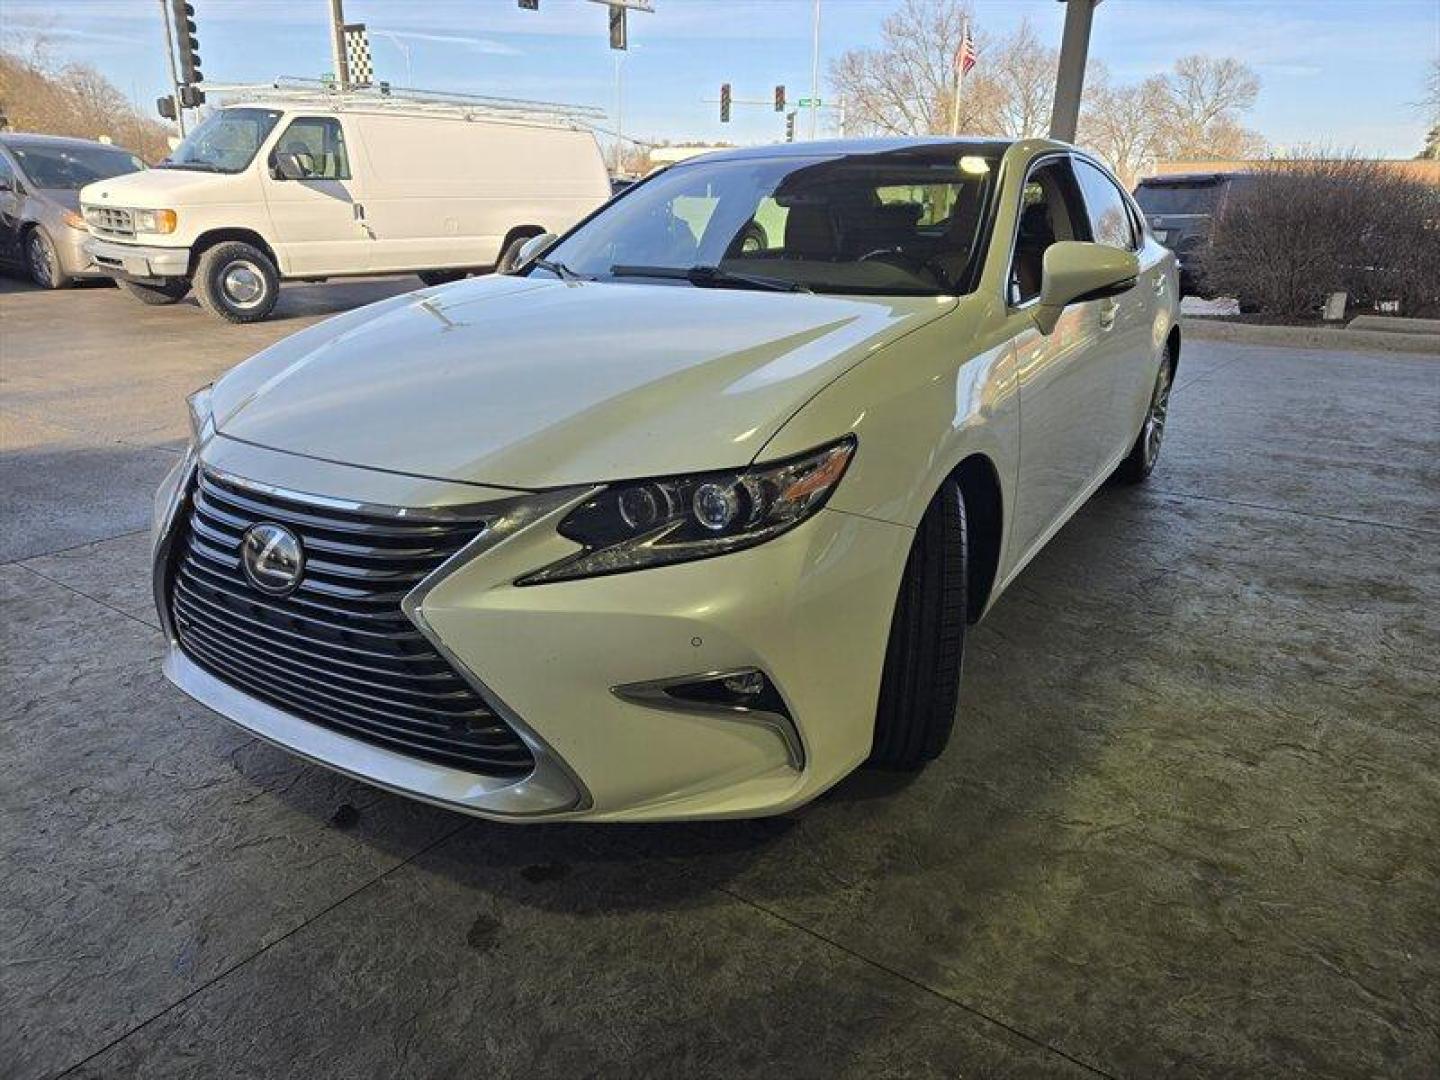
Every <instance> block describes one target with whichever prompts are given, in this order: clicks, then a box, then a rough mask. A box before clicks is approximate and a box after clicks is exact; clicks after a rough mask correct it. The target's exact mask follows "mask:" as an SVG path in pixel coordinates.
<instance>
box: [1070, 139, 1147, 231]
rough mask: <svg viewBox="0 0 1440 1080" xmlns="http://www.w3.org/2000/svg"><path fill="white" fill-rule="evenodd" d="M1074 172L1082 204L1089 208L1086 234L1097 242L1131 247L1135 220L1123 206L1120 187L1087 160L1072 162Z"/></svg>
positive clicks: (1123, 200)
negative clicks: (1088, 226) (1082, 193)
mask: <svg viewBox="0 0 1440 1080" xmlns="http://www.w3.org/2000/svg"><path fill="white" fill-rule="evenodd" d="M1075 175H1076V178H1077V179H1079V181H1080V190H1081V191H1083V192H1084V193H1085V207H1086V209H1087V210H1088V211H1089V212H1090V235H1091V236H1092V237H1093V238H1094V239H1095V241H1096V242H1097V243H1100V244H1113V245H1114V246H1115V247H1119V248H1125V249H1126V250H1133V249H1134V247H1135V224H1134V222H1132V221H1131V220H1130V211H1129V210H1128V209H1126V207H1125V197H1124V196H1123V195H1121V194H1120V189H1119V188H1118V187H1116V186H1115V184H1114V182H1113V181H1111V179H1110V178H1109V177H1108V176H1106V175H1105V174H1104V173H1103V172H1101V171H1100V170H1099V169H1097V168H1096V167H1095V166H1094V165H1091V164H1090V163H1089V162H1088V161H1076V162H1075Z"/></svg>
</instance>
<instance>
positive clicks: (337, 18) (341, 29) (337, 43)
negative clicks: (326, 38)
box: [330, 0, 350, 91]
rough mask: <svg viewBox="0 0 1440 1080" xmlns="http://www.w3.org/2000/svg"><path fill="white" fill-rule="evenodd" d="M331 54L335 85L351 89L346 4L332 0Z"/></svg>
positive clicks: (342, 88)
mask: <svg viewBox="0 0 1440 1080" xmlns="http://www.w3.org/2000/svg"><path fill="white" fill-rule="evenodd" d="M330 52H331V55H332V56H333V57H334V59H335V85H336V86H337V87H338V88H339V89H340V90H341V91H345V90H348V89H350V63H349V61H347V60H346V59H345V2H344V0H330Z"/></svg>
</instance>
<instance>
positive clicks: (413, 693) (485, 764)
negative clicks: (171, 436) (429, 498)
mask: <svg viewBox="0 0 1440 1080" xmlns="http://www.w3.org/2000/svg"><path fill="white" fill-rule="evenodd" d="M187 503H188V505H186V506H185V507H184V508H183V509H182V511H181V513H180V515H178V516H179V517H180V518H181V520H180V521H179V522H178V527H177V529H176V536H175V539H174V558H173V568H172V570H171V572H170V576H169V584H168V587H167V601H168V602H167V607H168V609H169V610H168V614H169V616H170V620H169V621H170V623H171V625H172V626H173V629H174V637H175V641H176V644H177V645H178V647H179V648H180V649H181V651H182V652H184V654H185V655H186V656H187V657H188V658H189V659H190V660H192V661H193V662H195V663H197V664H199V665H200V666H201V667H202V668H203V669H205V670H206V671H208V672H209V673H210V674H211V675H214V676H216V677H217V678H219V679H221V680H222V681H223V682H225V683H227V684H229V685H231V686H233V687H235V688H236V689H238V690H241V691H242V692H244V693H247V694H250V695H252V696H254V697H256V698H259V699H260V700H262V701H266V702H269V703H270V704H272V705H275V706H277V707H279V708H281V709H283V710H285V711H287V712H289V713H291V714H292V715H295V716H298V717H300V718H301V719H304V720H307V721H309V722H311V723H316V724H320V725H322V726H325V727H328V728H330V729H331V730H335V731H337V732H339V733H341V734H344V735H348V736H350V737H353V738H358V739H362V740H364V741H367V742H371V743H374V744H376V745H379V746H383V747H386V748H388V749H391V750H395V751H397V752H400V753H404V754H407V755H411V756H415V757H420V758H423V759H425V760H428V761H432V762H435V763H437V764H442V765H446V766H449V767H452V768H457V769H464V770H467V771H470V772H474V773H479V774H483V775H487V776H497V777H515V778H520V777H523V776H525V775H526V774H529V773H530V772H532V771H533V770H534V768H535V764H536V763H535V758H534V756H533V754H532V753H531V750H530V749H529V747H528V746H527V744H526V742H525V741H524V740H523V739H522V738H521V737H520V736H519V734H518V733H517V732H516V731H515V730H514V729H513V728H512V727H511V725H510V724H508V723H507V722H506V721H505V720H504V719H502V718H500V717H499V716H498V715H497V714H496V713H495V711H494V710H493V709H492V708H491V707H490V706H489V705H488V704H487V703H486V701H485V700H484V699H483V698H482V697H481V695H480V694H479V693H477V691H476V689H475V688H474V687H473V686H472V685H471V684H470V683H469V682H468V681H467V680H466V678H465V677H464V676H462V675H461V674H460V672H458V671H457V670H456V669H455V667H454V666H453V665H452V664H451V663H450V662H449V661H448V660H447V659H446V658H445V657H443V656H442V655H441V653H440V652H439V651H437V649H436V648H435V646H434V644H433V643H432V642H431V641H430V640H428V639H427V637H426V636H425V635H424V634H423V633H422V632H421V630H420V629H419V628H418V627H417V625H416V624H415V622H414V621H413V620H412V619H411V617H410V616H409V615H407V614H406V613H405V612H404V611H402V610H401V606H400V603H401V600H402V599H403V598H404V597H405V596H406V595H407V594H408V593H410V592H411V591H412V590H413V589H414V587H415V586H416V585H417V584H418V583H420V582H422V581H423V580H424V579H426V578H427V577H429V576H431V575H433V574H434V573H435V571H437V570H438V569H439V568H440V567H441V566H443V565H444V564H446V563H447V562H449V561H450V560H451V559H453V558H454V557H455V556H456V554H457V553H459V552H460V551H461V550H462V549H464V548H466V547H467V546H469V545H470V544H471V543H473V542H474V541H475V540H476V538H477V537H480V536H483V534H484V533H485V531H486V529H487V527H488V526H489V521H488V519H487V517H486V516H485V515H484V514H483V513H480V512H477V511H474V510H472V512H470V513H469V514H460V513H450V512H444V513H443V514H429V513H427V512H424V511H420V512H410V511H396V512H393V513H388V514H384V513H377V512H375V511H374V510H368V511H367V510H361V509H351V508H343V507H338V506H333V505H322V504H320V503H318V502H316V503H311V502H308V501H305V499H304V497H303V496H290V497H281V496H278V495H274V494H267V493H263V492H259V491H256V490H254V489H251V488H242V487H241V486H240V485H238V484H236V483H233V482H230V481H229V480H228V479H227V478H222V477H221V476H220V475H217V474H214V473H210V472H207V471H206V470H204V469H203V468H202V469H200V470H198V471H197V475H196V477H195V479H194V480H193V482H192V486H191V489H190V497H189V499H188V500H187ZM482 509H483V508H482ZM261 521H273V522H278V523H280V524H284V525H287V526H289V527H290V528H292V529H293V530H294V531H295V532H296V533H297V535H299V536H300V538H301V543H302V544H303V545H304V546H305V547H306V549H307V550H310V549H311V548H312V542H314V543H315V544H316V545H317V546H315V548H314V550H316V551H317V552H319V551H322V550H323V551H324V556H323V557H321V558H317V559H312V560H309V561H308V562H307V565H306V577H305V581H304V582H303V584H302V586H301V588H300V589H299V590H298V591H297V592H296V593H295V594H294V595H292V596H288V597H275V596H264V595H262V594H260V593H258V592H257V591H256V590H254V589H253V588H252V587H251V586H250V585H249V583H248V582H247V581H246V579H245V577H244V575H243V573H242V571H241V569H240V557H239V550H240V539H241V536H242V535H243V533H244V530H245V529H246V528H248V527H249V526H250V525H253V524H257V523H259V522H261ZM350 549H356V550H354V551H351V550H350ZM357 659H358V660H359V663H357Z"/></svg>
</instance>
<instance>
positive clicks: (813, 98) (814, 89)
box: [810, 0, 820, 140]
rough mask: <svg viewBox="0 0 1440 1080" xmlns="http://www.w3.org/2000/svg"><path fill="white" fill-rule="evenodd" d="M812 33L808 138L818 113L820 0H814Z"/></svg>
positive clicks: (812, 133)
mask: <svg viewBox="0 0 1440 1080" xmlns="http://www.w3.org/2000/svg"><path fill="white" fill-rule="evenodd" d="M813 29H814V34H813V37H812V40H811V43H810V138H811V139H812V140H813V139H814V138H815V123H816V119H817V117H819V115H820V0H815V18H814V28H813Z"/></svg>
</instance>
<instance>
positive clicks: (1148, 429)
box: [1112, 345, 1175, 484]
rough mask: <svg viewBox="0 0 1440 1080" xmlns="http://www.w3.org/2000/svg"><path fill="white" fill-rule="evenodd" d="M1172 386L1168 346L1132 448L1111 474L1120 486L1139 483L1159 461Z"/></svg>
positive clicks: (1172, 366)
mask: <svg viewBox="0 0 1440 1080" xmlns="http://www.w3.org/2000/svg"><path fill="white" fill-rule="evenodd" d="M1174 384H1175V362H1174V360H1172V359H1171V358H1170V346H1168V345H1167V346H1165V352H1164V353H1163V354H1162V355H1161V357H1160V370H1159V372H1158V373H1157V374H1156V376H1155V387H1154V389H1153V390H1151V391H1150V404H1149V406H1148V407H1147V408H1146V410H1145V419H1144V420H1142V421H1141V422H1140V434H1139V435H1137V436H1135V445H1134V446H1132V447H1130V453H1129V454H1127V455H1126V457H1125V460H1124V461H1122V462H1120V464H1119V466H1118V467H1117V468H1116V469H1115V472H1114V473H1113V474H1112V479H1114V480H1115V482H1116V483H1120V484H1139V483H1142V482H1143V481H1144V480H1145V479H1146V478H1147V477H1148V476H1149V475H1150V474H1151V473H1152V472H1154V471H1155V463H1156V462H1157V461H1159V460H1160V447H1161V444H1162V442H1163V440H1164V438H1165V422H1166V420H1167V419H1168V418H1169V416H1170V391H1171V390H1172V389H1173V388H1174Z"/></svg>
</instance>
